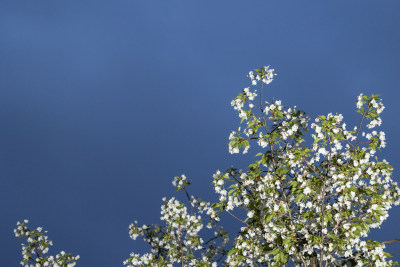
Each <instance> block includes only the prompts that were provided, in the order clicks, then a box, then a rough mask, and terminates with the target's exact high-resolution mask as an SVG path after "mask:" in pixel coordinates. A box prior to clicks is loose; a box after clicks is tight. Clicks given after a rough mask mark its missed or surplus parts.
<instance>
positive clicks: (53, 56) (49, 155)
mask: <svg viewBox="0 0 400 267" xmlns="http://www.w3.org/2000/svg"><path fill="white" fill-rule="evenodd" d="M399 11H400V2H399V1H394V0H393V1H383V2H382V1H227V0H224V1H222V0H221V1H174V0H168V1H165V0H160V1H137V0H113V1H101V0H97V1H86V0H79V1H78V0H75V1H73V0H69V1H63V0H57V1H55V0H52V1H50V0H41V1H33V0H2V1H1V2H0V125H1V127H0V157H1V158H0V214H1V215H0V216H1V220H0V237H1V238H0V239H1V242H0V254H1V257H0V258H1V263H0V265H1V266H18V263H19V261H20V260H21V256H20V243H21V241H22V240H19V239H16V238H15V237H14V236H13V232H12V230H13V227H14V225H15V223H16V221H17V220H23V219H25V218H27V219H30V224H31V226H35V227H36V226H43V227H44V228H45V229H47V230H48V231H49V233H48V235H49V237H50V239H51V240H53V241H54V244H55V246H54V247H53V248H52V249H51V250H50V253H51V254H55V253H56V252H58V251H60V250H62V249H64V250H66V251H69V252H72V253H73V254H80V255H81V259H80V260H79V262H78V263H79V264H78V266H120V265H122V261H123V260H124V259H126V258H127V257H128V256H129V253H130V252H132V251H137V252H144V251H146V250H145V248H146V247H145V246H144V245H143V243H142V242H140V241H136V242H135V241H132V240H130V239H129V237H128V232H127V227H128V225H129V224H130V223H131V222H132V221H133V220H135V219H138V220H139V221H140V222H141V223H153V222H159V217H160V213H159V212H160V204H161V203H162V201H161V198H162V197H163V196H167V197H170V196H171V195H172V193H173V191H174V189H173V187H172V185H171V181H172V178H173V177H174V176H175V175H180V174H182V173H185V174H186V175H187V176H188V178H189V179H191V180H193V182H194V186H193V188H192V190H193V192H194V193H196V194H198V195H201V196H203V198H205V199H209V200H212V199H213V198H214V197H215V194H214V193H213V191H212V190H211V180H212V178H211V176H212V174H213V173H214V172H215V170H217V169H221V170H225V169H227V168H228V167H229V166H231V165H232V164H238V165H240V166H246V163H248V162H249V157H245V158H244V159H245V161H243V157H241V156H238V155H234V156H232V155H230V154H229V153H228V149H227V142H228V136H229V132H230V130H232V129H236V127H237V125H238V122H239V120H238V118H237V116H236V112H235V111H234V110H233V109H232V108H231V107H230V101H231V99H233V98H234V97H235V96H236V95H237V93H238V92H240V91H241V89H242V88H244V87H246V86H248V85H249V80H248V79H247V78H246V74H247V72H248V71H249V70H251V69H253V68H256V67H259V66H261V65H272V66H273V67H274V68H275V69H276V72H277V73H278V74H279V76H277V79H276V80H275V81H274V82H273V83H272V84H271V85H270V86H268V87H267V89H266V91H265V93H264V95H265V96H266V99H269V98H272V97H275V98H276V99H282V100H283V104H285V105H286V106H293V105H297V106H298V107H299V108H302V109H304V110H306V111H307V112H308V113H309V114H310V115H312V116H316V115H318V114H327V113H329V112H334V113H335V112H338V113H342V114H343V115H344V117H345V121H347V124H348V125H349V126H350V125H354V124H355V123H356V122H357V118H358V117H357V115H356V113H354V110H355V98H356V96H357V95H358V94H359V93H361V92H363V93H364V94H371V93H378V94H381V95H382V97H383V100H384V103H385V105H386V110H385V111H384V113H383V127H382V128H383V130H385V131H386V134H387V139H388V147H387V148H386V149H385V150H384V153H383V155H384V157H385V158H386V159H387V160H388V161H389V162H391V163H392V165H393V166H394V167H395V177H394V179H395V180H397V181H398V180H399V178H398V174H399V170H400V161H399V159H400V156H399V154H398V151H399V149H400V140H399V138H398V133H399V130H400V126H399V122H400V120H399V117H398V116H399V114H400V106H399V105H398V102H399V97H400V93H399V87H400V75H399V62H400V51H399V47H400V31H399V27H400V16H399ZM254 152H255V151H254V150H250V153H254ZM399 219H400V209H399V208H394V209H393V210H391V212H390V217H389V219H388V221H387V222H385V223H384V224H383V226H382V228H381V229H380V231H374V233H373V235H372V237H373V238H376V239H378V240H381V241H382V240H385V239H390V238H395V237H396V238H399V237H400V232H399V230H398V229H399V228H398V220H399ZM388 250H389V251H393V250H394V251H397V252H400V247H396V246H391V247H390V248H389V249H388Z"/></svg>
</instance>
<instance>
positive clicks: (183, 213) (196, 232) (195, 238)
mask: <svg viewBox="0 0 400 267" xmlns="http://www.w3.org/2000/svg"><path fill="white" fill-rule="evenodd" d="M189 184H190V181H188V180H187V179H186V176H185V175H181V176H178V177H175V178H174V181H173V185H174V186H175V187H176V188H177V191H180V190H183V191H185V194H186V196H187V198H188V202H189V207H187V206H186V205H185V204H183V203H181V202H180V201H179V200H178V199H176V198H175V197H172V198H171V199H168V200H167V199H166V198H165V197H164V198H163V201H164V204H163V205H162V207H161V220H162V221H164V222H165V225H163V226H158V225H142V226H140V225H138V223H137V222H136V221H135V222H134V223H133V224H131V225H130V226H129V235H130V237H131V238H132V239H134V240H135V239H136V238H137V237H138V236H140V237H142V238H143V240H144V241H145V242H147V243H148V244H149V245H150V246H151V253H146V254H144V255H139V254H136V253H131V255H130V258H128V259H127V260H125V261H124V264H125V265H127V266H173V264H174V263H182V264H184V265H185V266H212V267H216V266H217V260H218V259H216V257H217V256H219V255H220V254H221V253H222V251H223V249H222V248H223V246H225V245H226V243H227V242H228V235H227V233H226V232H224V231H223V230H222V228H220V227H217V226H216V223H217V222H218V221H219V217H218V214H217V213H216V212H215V211H214V209H212V208H211V206H210V203H208V202H205V201H202V200H201V199H199V198H195V197H193V196H192V197H190V196H189V193H188V191H187V186H188V185H189ZM204 217H206V218H207V219H206V218H204ZM206 220H207V221H208V223H207V225H206V226H207V228H208V229H211V230H212V229H214V233H213V236H212V237H211V238H210V239H209V240H208V241H205V240H203V238H202V237H200V231H201V230H202V229H203V227H204V221H206ZM217 239H220V242H219V243H218V244H217V242H216V241H217Z"/></svg>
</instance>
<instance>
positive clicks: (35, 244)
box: [14, 220, 79, 267]
mask: <svg viewBox="0 0 400 267" xmlns="http://www.w3.org/2000/svg"><path fill="white" fill-rule="evenodd" d="M27 224H28V220H24V221H23V222H22V223H21V222H17V227H16V228H15V229H14V234H15V236H16V237H19V238H23V237H26V238H27V242H28V244H27V245H25V244H22V257H23V260H22V261H21V265H23V266H26V267H28V266H29V267H39V266H49V267H61V266H65V267H72V266H75V264H76V261H77V260H78V259H79V255H78V256H75V257H73V256H71V254H69V253H65V252H64V251H61V252H60V253H59V254H57V255H56V256H55V257H54V256H45V254H47V253H48V251H49V247H50V246H52V245H53V242H52V241H50V240H48V237H47V236H45V235H44V234H43V233H47V231H43V229H42V228H41V227H38V228H36V229H35V230H30V229H29V228H28V227H27Z"/></svg>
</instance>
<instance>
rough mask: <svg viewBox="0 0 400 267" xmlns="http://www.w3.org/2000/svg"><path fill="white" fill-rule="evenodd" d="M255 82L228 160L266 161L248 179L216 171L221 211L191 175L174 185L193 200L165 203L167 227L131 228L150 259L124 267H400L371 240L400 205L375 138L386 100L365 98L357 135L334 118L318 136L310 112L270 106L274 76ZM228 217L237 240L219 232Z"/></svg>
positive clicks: (324, 119) (255, 76)
mask: <svg viewBox="0 0 400 267" xmlns="http://www.w3.org/2000/svg"><path fill="white" fill-rule="evenodd" d="M248 76H249V78H250V80H251V84H252V86H253V87H252V88H250V87H248V88H245V89H244V90H243V91H242V92H241V93H240V94H239V95H238V96H237V97H236V98H235V99H234V100H233V101H232V103H231V104H232V106H233V107H234V109H235V110H237V112H238V114H239V117H240V118H241V123H244V122H245V126H242V127H239V128H238V130H236V131H232V132H231V134H230V136H229V152H230V153H232V154H233V153H239V152H240V151H242V153H243V154H244V153H247V152H248V151H249V148H250V144H251V142H254V143H255V144H256V145H257V147H258V149H259V153H258V154H256V157H257V160H256V161H255V162H253V163H251V164H250V165H249V167H248V169H247V170H246V171H243V170H239V169H236V168H230V169H228V170H227V171H225V172H220V171H217V172H216V173H215V174H214V176H213V182H212V183H213V186H214V189H215V192H216V193H217V194H218V195H219V201H218V202H215V203H212V204H211V203H209V202H206V201H203V200H201V199H200V198H197V197H194V196H191V195H190V193H189V191H188V186H189V185H190V181H188V180H187V179H186V176H185V175H181V176H179V177H175V179H174V181H173V185H174V186H175V187H176V190H177V191H182V192H183V193H184V195H185V197H186V198H187V199H186V200H185V201H184V202H181V201H179V200H178V199H176V198H175V197H173V198H171V199H168V200H167V199H166V198H164V199H163V201H164V204H163V205H162V207H161V215H162V217H161V220H162V221H163V224H162V225H142V226H140V225H139V224H138V223H137V222H135V223H133V224H131V225H130V226H129V235H130V236H131V238H132V239H136V238H137V237H138V236H140V237H142V238H143V240H144V241H146V242H148V243H149V244H150V247H151V251H150V252H149V253H146V254H144V255H139V254H135V253H132V254H131V255H130V257H129V258H128V259H127V260H125V261H124V264H125V265H128V266H174V264H180V265H181V266H212V267H215V266H222V265H224V266H285V265H297V266H321V267H322V266H393V265H395V264H396V263H395V262H392V261H390V260H388V258H389V257H390V255H389V254H388V253H386V252H384V251H383V249H384V248H385V243H389V242H391V241H387V242H382V243H380V242H377V241H373V240H368V239H367V236H368V233H369V231H370V229H371V228H376V227H379V226H380V225H381V224H382V222H383V221H384V220H385V219H386V218H387V217H388V210H389V209H390V208H391V207H392V205H398V204H399V203H400V198H399V194H400V189H399V187H398V186H397V184H396V183H395V182H393V181H392V179H391V176H392V171H393V167H392V166H391V165H389V163H388V162H387V161H386V160H381V161H379V160H378V157H377V153H376V151H377V150H380V149H381V148H384V147H385V145H386V143H385V134H384V132H382V131H380V132H377V131H376V130H373V129H374V128H375V127H377V126H380V125H381V123H382V120H381V118H380V114H381V112H382V111H383V109H384V106H383V104H382V102H381V99H380V98H379V96H378V95H372V96H364V95H360V96H359V97H358V98H357V102H356V106H357V110H356V111H357V112H358V113H360V116H361V118H360V123H359V124H358V126H355V127H353V128H349V129H347V127H346V124H345V123H343V122H342V121H343V116H342V115H341V114H335V115H333V114H328V115H327V116H323V115H321V116H318V117H317V118H316V119H315V120H314V122H313V123H311V125H310V127H309V121H310V118H309V117H308V116H306V113H305V112H304V111H301V110H298V109H297V108H296V107H293V108H286V107H284V106H283V105H282V102H281V101H270V102H266V101H264V100H263V99H262V94H263V87H264V86H265V85H266V84H269V83H271V82H272V80H273V78H274V76H275V74H274V70H273V69H270V68H269V67H262V68H261V69H256V70H255V72H252V71H251V72H250V73H249V75H248ZM254 87H256V88H258V89H259V94H260V95H259V96H258V94H257V90H256V88H254ZM257 97H258V98H257ZM364 124H366V125H364ZM309 128H311V129H312V130H313V133H311V134H308V130H309ZM307 134H308V135H307ZM222 212H226V213H227V214H229V215H231V216H232V217H233V218H235V220H237V221H238V223H240V227H238V232H237V233H236V235H234V236H233V238H232V241H230V240H229V235H228V233H227V232H226V231H224V230H223V228H222V227H221V226H220V224H221V222H220V214H221V213H222ZM204 226H206V227H205V229H204ZM392 241H397V240H392Z"/></svg>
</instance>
